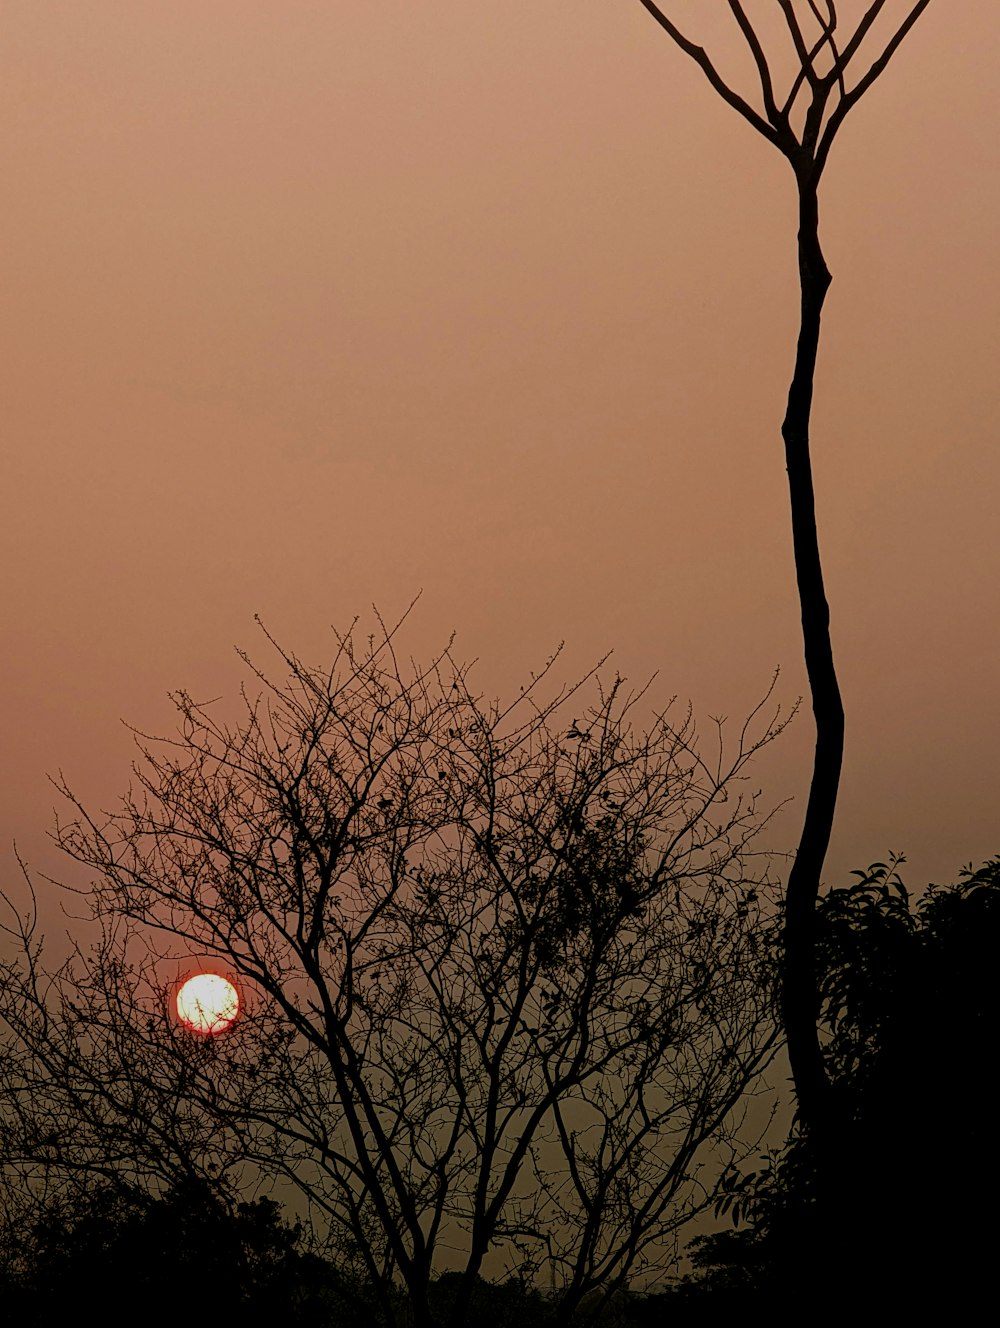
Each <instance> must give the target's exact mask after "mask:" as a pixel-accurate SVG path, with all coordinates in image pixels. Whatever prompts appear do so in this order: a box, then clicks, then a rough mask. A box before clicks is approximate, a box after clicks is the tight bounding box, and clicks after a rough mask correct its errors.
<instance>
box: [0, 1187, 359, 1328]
mask: <svg viewBox="0 0 1000 1328" xmlns="http://www.w3.org/2000/svg"><path fill="white" fill-rule="evenodd" d="M5 1217H6V1222H5V1224H4V1225H3V1227H2V1228H0V1297H2V1300H0V1304H2V1307H3V1309H4V1311H5V1315H6V1316H7V1318H8V1321H9V1322H12V1323H13V1322H24V1323H30V1324H33V1325H38V1326H39V1328H57V1325H61V1324H65V1323H68V1322H73V1321H75V1320H76V1319H77V1317H78V1316H79V1313H80V1310H81V1309H83V1308H85V1309H86V1311H87V1313H88V1315H91V1316H97V1317H98V1318H99V1319H100V1321H101V1322H105V1323H109V1324H124V1323H128V1322H131V1321H133V1320H134V1319H136V1318H140V1319H141V1318H145V1319H148V1320H149V1321H151V1322H154V1323H178V1324H180V1323H185V1322H189V1321H192V1320H193V1319H195V1318H197V1319H198V1320H202V1319H204V1320H206V1321H212V1320H216V1319H217V1320H219V1321H220V1322H227V1321H229V1320H231V1319H233V1320H235V1321H237V1322H239V1323H241V1324H247V1325H249V1326H250V1328H271V1325H273V1324H275V1323H281V1324H287V1325H288V1326H289V1328H310V1326H311V1325H316V1326H317V1328H326V1325H328V1324H330V1323H331V1322H336V1323H337V1324H338V1325H343V1328H349V1325H356V1328H362V1325H365V1324H367V1323H368V1322H370V1309H369V1310H368V1312H367V1313H366V1312H365V1310H364V1306H363V1304H361V1303H360V1302H359V1298H358V1297H357V1295H351V1296H345V1294H344V1283H343V1279H341V1278H339V1277H338V1276H337V1274H336V1272H335V1270H334V1269H333V1268H332V1267H330V1265H328V1264H327V1263H325V1262H324V1261H323V1260H322V1259H320V1258H317V1257H316V1256H314V1255H310V1254H309V1253H308V1252H306V1251H305V1250H304V1249H303V1248H302V1247H301V1236H302V1232H301V1228H300V1227H298V1226H290V1225H288V1224H287V1223H286V1222H284V1221H283V1220H282V1218H281V1216H280V1212H279V1209H278V1206H277V1204H275V1203H273V1202H272V1201H270V1200H268V1199H259V1200H256V1201H254V1202H251V1203H230V1202H227V1201H226V1200H225V1199H224V1198H223V1197H222V1196H220V1194H219V1192H218V1190H217V1189H216V1188H214V1187H209V1186H205V1185H197V1186H192V1185H188V1186H182V1187H179V1188H178V1189H175V1190H172V1191H170V1192H168V1193H166V1194H164V1195H162V1196H159V1197H157V1196H154V1195H151V1194H149V1193H146V1192H143V1191H141V1190H138V1189H135V1188H134V1187H129V1186H121V1185H117V1186H111V1185H101V1186H99V1187H97V1188H96V1189H92V1190H90V1191H89V1192H84V1193H77V1194H72V1195H71V1194H64V1195H61V1196H59V1198H58V1199H53V1198H51V1197H50V1198H49V1199H48V1200H47V1201H46V1202H44V1203H42V1204H40V1205H35V1206H34V1207H33V1208H32V1209H31V1210H29V1211H19V1212H18V1211H11V1210H8V1211H7V1212H6V1213H5Z"/></svg>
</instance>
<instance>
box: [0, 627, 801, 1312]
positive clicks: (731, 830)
mask: <svg viewBox="0 0 1000 1328" xmlns="http://www.w3.org/2000/svg"><path fill="white" fill-rule="evenodd" d="M269 639H270V638H269ZM272 644H273V643H272ZM276 649H277V647H276ZM244 659H245V660H246V662H247V664H248V665H249V664H250V661H249V660H248V659H247V657H246V656H244ZM279 659H280V663H281V666H282V669H283V670H284V673H285V676H284V678H283V679H282V680H281V681H278V682H274V681H272V680H271V679H270V677H269V676H268V675H266V674H265V673H264V672H263V671H262V670H259V669H257V668H255V667H254V666H253V665H250V667H251V668H252V669H253V672H254V675H255V678H256V683H255V686H259V688H260V689H261V694H260V695H255V694H251V692H249V691H246V690H244V692H243V701H242V710H241V715H240V718H239V719H238V720H237V721H236V722H234V723H232V724H230V723H226V722H224V721H223V720H222V719H220V718H217V717H216V711H215V710H214V709H213V708H212V706H211V705H205V704H199V703H197V702H196V701H194V700H193V699H192V698H191V697H190V696H188V695H187V694H185V693H183V692H182V693H178V694H177V695H176V697H175V701H176V705H177V709H178V712H179V716H180V727H179V730H178V733H177V735H176V736H175V737H173V738H170V739H154V738H148V737H145V736H143V735H138V741H139V745H140V749H141V759H140V760H139V761H138V762H137V763H136V765H135V767H134V785H133V788H132V790H131V791H130V793H129V794H128V795H127V797H126V798H125V799H124V800H123V803H122V805H121V807H120V808H119V810H117V811H115V812H114V813H111V814H105V815H103V816H102V817H94V816H92V815H91V814H89V813H88V812H87V811H86V810H85V809H84V807H83V806H82V804H81V803H80V802H79V801H77V799H76V798H75V797H74V795H73V794H72V793H71V792H70V790H69V788H68V787H66V786H65V784H63V785H62V791H63V793H64V794H65V795H66V797H67V798H69V799H70V801H71V802H72V804H73V807H74V809H75V810H74V812H73V814H72V817H71V819H69V820H68V821H67V822H65V823H62V824H60V825H59V826H58V828H57V834H56V837H57V841H58V843H59V844H60V846H61V847H62V848H63V849H64V850H65V851H66V852H67V853H68V854H69V855H70V856H71V857H72V858H73V859H75V860H76V862H77V863H80V864H83V866H84V867H85V868H87V869H88V870H89V871H90V872H93V873H94V876H93V880H92V882H91V883H90V884H89V885H88V886H87V887H85V888H82V889H79V890H78V893H79V898H80V899H81V900H82V901H84V903H85V905H86V907H87V909H88V913H89V916H90V918H91V921H92V922H93V923H94V924H96V928H97V933H96V934H97V940H96V942H95V944H94V946H93V947H92V948H89V949H88V948H86V947H85V946H84V945H83V944H82V943H80V944H78V946H77V948H76V950H75V953H74V954H73V955H71V956H70V958H69V960H68V961H67V962H66V963H65V965H63V966H62V967H61V968H59V969H58V970H57V971H55V972H54V973H51V974H49V973H47V972H46V970H45V965H44V963H43V956H42V953H41V948H40V942H39V940H38V939H37V926H36V921H35V918H34V916H33V915H32V914H31V912H30V910H29V911H28V912H27V913H25V912H24V910H23V908H22V912H21V913H20V914H19V915H17V914H16V916H15V920H14V921H13V922H12V923H11V924H10V926H9V927H8V936H13V937H14V938H15V939H16V941H17V943H18V949H19V957H16V958H14V959H12V960H11V961H9V962H8V963H7V964H6V965H5V967H4V972H3V977H4V979H5V981H4V994H3V996H2V999H0V1026H4V1027H5V1029H6V1041H7V1045H6V1048H5V1049H4V1052H5V1054H4V1055H3V1056H2V1057H0V1066H2V1069H0V1075H2V1077H3V1080H4V1082H3V1083H0V1090H2V1092H3V1098H2V1100H3V1101H4V1102H5V1103H6V1105H5V1106H4V1107H3V1108H2V1110H0V1150H2V1154H3V1160H4V1163H5V1166H6V1168H7V1169H8V1174H9V1175H15V1176H18V1177H20V1178H21V1181H22V1184H23V1186H24V1187H25V1188H27V1189H28V1190H30V1189H31V1188H32V1187H33V1186H35V1187H37V1186H38V1185H39V1184H42V1183H44V1182H45V1181H46V1178H49V1179H50V1180H52V1179H53V1178H54V1179H55V1180H58V1178H59V1177H60V1176H64V1175H67V1174H69V1175H73V1174H78V1175H82V1176H85V1177H86V1176H90V1175H92V1174H93V1173H94V1172H95V1171H96V1172H99V1173H101V1174H103V1175H106V1176H115V1175H125V1176H127V1177H128V1179H129V1180H130V1181H134V1180H138V1181H142V1182H144V1183H147V1184H149V1183H151V1184H154V1185H155V1184H160V1185H164V1186H166V1185H171V1184H175V1183H176V1182H177V1180H178V1179H185V1178H191V1177H194V1178H197V1177H202V1178H205V1177H209V1178H216V1179H217V1180H218V1182H219V1183H220V1184H225V1183H231V1184H232V1185H233V1186H237V1187H238V1186H239V1185H240V1184H241V1183H266V1184H269V1185H274V1184H279V1185H280V1184H282V1183H284V1184H287V1185H291V1186H293V1187H295V1188H296V1189H297V1190H298V1191H299V1192H300V1193H301V1194H302V1195H303V1196H304V1198H305V1200H306V1201H307V1202H308V1205H309V1207H310V1210H311V1213H312V1215H313V1218H314V1221H315V1225H316V1227H317V1229H319V1230H323V1231H326V1232H328V1233H329V1236H330V1240H331V1242H332V1244H333V1246H334V1247H335V1248H336V1250H337V1251H338V1252H339V1255H340V1257H341V1259H342V1260H347V1261H348V1262H350V1261H353V1263H354V1265H355V1267H356V1268H357V1270H358V1272H359V1273H360V1274H361V1275H362V1276H363V1277H364V1278H365V1280H366V1281H367V1282H369V1283H370V1284H372V1285H373V1286H374V1287H376V1288H377V1289H379V1294H380V1295H381V1297H382V1310H383V1313H384V1315H385V1318H386V1320H387V1321H388V1322H398V1321H399V1319H398V1315H399V1312H400V1311H399V1304H400V1302H399V1299H398V1295H396V1294H394V1293H393V1291H392V1286H393V1284H394V1283H395V1284H396V1285H397V1286H399V1285H402V1287H403V1288H405V1298H406V1303H407V1309H406V1320H407V1322H412V1323H414V1324H416V1325H425V1324H429V1323H430V1322H431V1321H432V1316H431V1310H430V1307H429V1303H428V1288H429V1285H430V1281H431V1277H432V1274H433V1272H434V1271H435V1269H437V1270H440V1266H441V1260H442V1258H444V1257H446V1258H447V1259H448V1260H449V1261H450V1262H451V1263H452V1264H454V1263H455V1262H456V1261H457V1262H458V1264H459V1266H460V1268H461V1281H460V1283H459V1286H458V1292H457V1295H456V1299H455V1304H454V1309H453V1312H452V1319H451V1322H453V1323H455V1324H460V1323H463V1322H465V1321H466V1318H467V1314H468V1310H469V1304H470V1297H471V1295H472V1292H473V1288H474V1284H475V1281H476V1277H477V1275H478V1274H479V1273H480V1270H481V1269H482V1268H483V1264H484V1259H486V1257H487V1255H488V1254H490V1253H491V1252H493V1253H495V1254H498V1255H501V1256H503V1258H504V1259H505V1260H506V1265H507V1267H508V1269H509V1270H512V1271H514V1272H516V1273H517V1274H518V1275H519V1276H521V1277H526V1278H530V1277H534V1276H536V1275H537V1274H539V1272H540V1271H542V1270H546V1271H547V1272H548V1274H549V1277H550V1280H551V1282H552V1285H556V1284H558V1294H557V1296H556V1298H555V1301H554V1305H557V1309H556V1310H555V1314H556V1319H557V1321H563V1322H565V1321H567V1320H568V1318H569V1316H570V1314H571V1313H572V1312H573V1310H574V1308H575V1307H578V1306H579V1305H580V1302H581V1300H582V1299H583V1298H584V1297H585V1296H588V1297H589V1298H590V1299H589V1300H588V1304H589V1303H591V1301H593V1303H594V1304H595V1306H596V1305H597V1304H598V1303H599V1301H600V1300H601V1298H602V1297H603V1298H604V1299H606V1298H607V1297H608V1296H610V1295H612V1294H613V1293H614V1291H615V1290H616V1288H618V1287H620V1286H622V1285H624V1284H625V1283H626V1280H627V1279H628V1278H630V1277H635V1276H637V1275H639V1274H641V1273H642V1272H643V1271H645V1270H648V1269H650V1268H654V1267H656V1266H658V1265H662V1263H663V1261H664V1259H665V1258H666V1257H667V1256H668V1255H669V1252H670V1247H671V1243H672V1242H673V1241H675V1239H676V1233H677V1232H678V1231H679V1230H680V1229H681V1227H682V1226H683V1225H684V1224H685V1223H686V1222H687V1221H689V1220H690V1218H691V1217H692V1216H693V1215H694V1214H696V1213H698V1212H699V1211H702V1210H703V1209H704V1208H705V1207H706V1206H707V1205H709V1204H710V1203H711V1202H712V1201H713V1196H714V1194H715V1191H716V1185H717V1180H718V1178H719V1177H720V1175H721V1173H722V1172H723V1171H724V1170H725V1168H726V1166H727V1164H729V1163H730V1162H731V1161H732V1160H733V1159H734V1158H735V1157H736V1156H737V1155H738V1154H739V1153H740V1151H741V1148H742V1145H741V1144H740V1143H739V1142H738V1140H737V1133H738V1129H739V1123H740V1119H741V1112H742V1111H743V1110H744V1109H745V1105H746V1101H747V1096H746V1095H747V1094H748V1093H749V1092H753V1091H754V1089H755V1086H756V1085H758V1084H759V1082H760V1080H759V1076H760V1073H761V1071H762V1069H763V1067H764V1066H765V1065H766V1064H767V1062H768V1061H769V1059H770V1057H771V1055H772V1052H773V1050H774V1047H775V1045H776V1038H777V1033H776V1028H775V1020H774V1018H773V1013H772V1011H773V1005H772V995H773V993H772V990H771V987H770V982H769V978H770V975H771V965H772V961H773V956H774V954H775V951H776V933H775V930H774V925H773V924H776V920H777V918H778V910H777V906H776V900H775V896H774V893H773V889H772V887H771V886H770V885H769V884H768V878H767V870H766V855H764V854H758V853H756V851H755V849H754V840H755V837H756V836H757V835H758V833H759V831H760V830H761V828H762V826H763V825H765V824H766V823H767V820H768V819H769V817H768V814H766V813H764V812H763V811H762V810H761V809H760V805H759V794H756V793H754V792H752V790H751V791H748V790H747V789H746V788H745V781H746V779H747V777H748V776H747V766H748V763H749V762H750V761H751V759H752V758H753V757H754V755H755V754H756V753H757V752H758V751H759V750H760V749H761V747H762V746H763V745H765V744H766V743H769V742H770V741H771V740H772V739H773V738H774V737H775V736H776V734H777V733H778V732H779V731H780V729H781V728H782V727H783V725H784V723H785V722H786V721H785V720H783V719H781V718H780V717H779V716H778V714H777V713H774V714H772V715H771V716H770V717H768V716H767V715H765V714H764V711H763V708H762V707H763V706H764V705H766V704H767V698H765V701H764V702H762V705H761V707H758V708H757V710H756V711H755V712H754V713H753V715H751V717H750V718H749V719H748V720H747V723H746V724H745V725H744V726H743V729H742V732H741V734H740V737H739V740H738V743H737V746H736V750H735V751H734V752H733V753H732V754H731V755H727V754H726V753H725V749H724V744H723V741H722V729H721V722H720V725H719V730H718V733H717V739H718V746H717V750H716V752H715V755H714V756H713V757H712V758H711V759H706V758H703V757H701V756H699V755H698V754H697V752H696V733H695V726H694V723H693V721H692V718H691V715H690V713H688V714H687V715H683V716H681V717H680V718H679V719H678V720H677V721H676V722H675V721H674V720H673V719H672V718H671V717H670V708H669V707H668V710H667V711H665V712H663V713H660V714H656V715H655V716H654V718H653V721H652V723H651V726H650V727H649V729H648V731H646V732H644V733H641V734H640V733H636V732H635V731H634V730H633V728H632V715H633V713H634V712H635V711H636V708H637V706H638V705H639V703H640V698H641V697H642V695H643V694H642V693H639V694H629V693H627V692H626V691H625V689H624V687H623V685H622V683H621V682H620V681H619V680H618V679H615V680H614V681H613V682H612V683H611V684H610V685H609V686H607V687H606V688H604V687H602V685H601V684H600V682H599V679H598V677H597V675H596V673H595V674H591V675H589V676H588V678H587V679H585V680H584V681H583V682H582V683H579V684H577V685H576V686H575V687H572V688H569V689H564V690H562V691H560V692H558V693H557V694H555V695H554V696H550V699H548V700H540V699H539V697H540V695H541V692H542V691H543V689H544V688H546V687H548V686H549V683H548V678H549V676H550V674H549V669H550V667H551V661H550V664H549V666H547V668H546V669H545V670H543V671H542V673H541V674H539V675H538V676H537V677H535V678H534V679H533V680H532V682H531V684H530V685H529V686H528V687H527V688H525V689H523V690H522V693H521V695H520V696H519V698H518V699H517V700H516V701H515V702H514V703H513V704H511V705H509V706H501V705H500V704H499V703H495V702H494V703H485V702H484V701H483V700H482V699H481V698H479V697H477V696H476V695H475V694H474V693H473V692H472V690H471V688H470V680H469V673H468V670H467V669H466V668H465V667H460V666H458V665H457V664H456V663H454V661H453V659H452V656H451V654H450V653H449V652H448V651H445V652H443V653H442V654H441V655H439V656H438V657H437V658H436V659H435V660H434V661H433V663H432V664H431V665H430V667H428V668H418V667H417V666H416V665H413V664H407V665H405V666H404V665H403V664H401V663H400V661H399V659H398V658H397V655H396V653H395V629H393V630H392V631H386V630H384V629H383V632H382V634H381V635H380V636H379V637H376V638H369V639H368V645H367V647H365V648H363V649H359V648H358V647H357V645H356V643H355V640H354V638H353V636H352V634H351V633H347V634H346V635H343V636H339V637H338V649H337V652H336V658H335V660H334V663H333V665H332V667H330V668H314V667H309V666H307V665H305V664H304V663H302V662H301V660H299V659H298V658H296V657H295V656H294V655H292V654H290V653H287V652H285V651H280V650H279ZM769 695H770V694H769ZM587 696H589V698H590V699H589V700H585V697H587ZM645 704H647V703H646V702H645V701H643V705H645ZM571 705H572V708H573V714H574V716H575V717H574V718H573V720H572V723H569V722H568V721H567V719H566V715H567V712H568V711H569V710H570V707H571ZM206 962H207V963H208V964H209V965H210V966H212V967H214V968H215V969H216V970H217V971H219V970H221V971H223V972H225V973H226V974H228V975H229V976H230V977H231V978H232V980H233V981H234V982H236V984H237V985H238V986H239V988H240V990H241V992H242V995H243V999H244V1016H243V1017H242V1018H240V1019H239V1020H237V1021H236V1023H235V1024H234V1025H233V1026H232V1028H231V1030H230V1031H229V1032H227V1033H226V1034H224V1035H221V1036H218V1037H197V1036H195V1035H193V1034H192V1033H190V1032H189V1031H187V1030H186V1029H185V1028H184V1027H183V1026H181V1025H179V1024H178V1022H177V1020H176V1018H174V1017H172V1016H171V1012H170V1008H169V1001H168V995H169V992H170V991H171V990H173V989H174V987H173V985H172V984H175V983H176V980H177V979H178V977H179V976H180V975H182V974H183V973H184V972H187V971H190V969H191V967H192V965H193V964H197V963H206ZM595 1290H596V1291H597V1292H599V1293H600V1294H599V1296H598V1297H597V1299H596V1300H594V1299H593V1293H594V1292H595Z"/></svg>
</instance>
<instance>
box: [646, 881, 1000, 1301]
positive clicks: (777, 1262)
mask: <svg viewBox="0 0 1000 1328" xmlns="http://www.w3.org/2000/svg"><path fill="white" fill-rule="evenodd" d="M902 861H903V859H902V858H900V857H894V858H892V859H891V860H890V861H889V862H888V863H875V864H873V866H872V867H870V868H869V869H868V871H866V872H860V871H859V872H856V873H855V875H856V876H858V877H859V880H858V882H857V883H856V884H854V885H852V886H850V887H846V888H842V889H837V890H831V891H829V892H828V893H826V894H825V895H824V896H822V897H821V900H820V905H819V909H818V912H817V918H818V947H817V949H818V956H819V979H820V993H821V1002H822V1003H821V1027H822V1030H823V1035H824V1048H823V1053H824V1059H825V1062H826V1069H827V1073H828V1075H829V1078H830V1083H831V1093H832V1095H833V1096H834V1098H835V1099H836V1104H837V1114H838V1119H839V1121H840V1127H839V1130H838V1134H837V1137H836V1140H835V1146H834V1147H833V1148H830V1147H825V1148H823V1149H817V1148H816V1147H815V1146H814V1144H813V1141H812V1140H811V1138H810V1136H809V1135H807V1134H803V1133H802V1132H801V1131H800V1130H797V1131H795V1133H794V1134H793V1136H792V1137H791V1139H790V1140H789V1142H788V1143H787V1144H786V1146H785V1147H784V1148H783V1149H781V1150H778V1151H776V1152H774V1153H773V1154H770V1155H768V1156H767V1157H766V1158H765V1159H763V1162H764V1165H763V1166H762V1167H760V1168H759V1169H758V1170H757V1171H755V1172H744V1173H742V1174H741V1175H739V1176H735V1175H734V1176H733V1177H732V1178H731V1180H730V1183H729V1186H728V1193H727V1195H726V1197H725V1198H724V1199H723V1200H722V1202H721V1203H720V1205H719V1207H720V1211H728V1212H731V1213H732V1214H733V1215H734V1216H735V1217H736V1219H737V1220H738V1222H739V1223H741V1224H742V1226H741V1229H733V1230H731V1231H724V1232H721V1233H718V1234H716V1235H713V1236H711V1237H709V1238H707V1239H702V1240H700V1241H699V1242H698V1243H697V1245H696V1248H695V1250H694V1257H695V1263H696V1264H697V1265H699V1266H700V1268H701V1272H700V1273H698V1274H697V1275H696V1276H695V1277H693V1278H692V1279H691V1280H690V1281H689V1282H688V1283H687V1284H685V1285H684V1286H683V1287H682V1288H680V1289H679V1291H678V1292H677V1293H676V1294H675V1295H674V1296H672V1297H670V1298H669V1299H670V1303H671V1306H672V1307H677V1306H679V1305H682V1304H685V1303H686V1304H687V1305H689V1306H690V1307H691V1310H692V1313H694V1312H696V1311H697V1309H698V1308H699V1307H701V1308H702V1309H704V1307H705V1306H706V1305H708V1304H711V1305H712V1306H713V1307H714V1308H715V1309H716V1310H719V1311H721V1310H723V1309H731V1310H732V1311H734V1312H737V1311H746V1310H748V1309H750V1308H752V1307H754V1306H759V1307H761V1308H765V1307H771V1308H774V1307H775V1306H776V1305H778V1304H784V1305H787V1306H789V1307H791V1306H793V1305H794V1304H795V1303H797V1301H798V1297H799V1295H800V1293H801V1292H802V1291H803V1290H809V1289H810V1288H812V1289H815V1288H817V1287H823V1288H824V1293H823V1294H824V1299H825V1301H826V1303H827V1305H828V1308H829V1309H830V1310H831V1312H832V1310H833V1309H834V1308H839V1309H845V1308H847V1307H848V1306H850V1305H852V1304H855V1305H856V1304H857V1303H858V1302H859V1301H860V1300H861V1299H862V1298H864V1300H865V1301H866V1302H867V1303H869V1304H871V1305H872V1306H873V1307H877V1306H878V1305H879V1304H880V1303H881V1304H883V1305H885V1306H886V1307H889V1306H891V1307H892V1308H893V1309H894V1311H896V1312H899V1311H900V1310H902V1309H904V1308H907V1309H910V1310H912V1311H913V1312H914V1313H916V1314H917V1315H918V1320H919V1318H920V1317H922V1316H926V1315H929V1314H930V1312H931V1310H932V1308H933V1309H934V1310H935V1311H937V1312H946V1311H949V1310H950V1312H951V1313H952V1314H953V1315H955V1314H958V1313H959V1312H960V1311H961V1309H962V1307H963V1306H964V1307H967V1308H968V1310H969V1311H970V1312H971V1311H972V1310H974V1309H975V1310H978V1309H979V1307H980V1305H981V1304H982V1303H985V1301H986V1300H987V1299H989V1298H991V1297H992V1295H993V1293H994V1276H995V1262H996V1253H995V1223H994V1222H993V1221H992V1218H991V1217H987V1215H986V1214H987V1212H988V1206H990V1205H992V1202H993V1196H994V1195H995V1194H996V1192H997V1188H998V1185H1000V1161H998V1158H997V1152H996V1140H995V1109H994V1108H995V1097H996V1092H995V1088H994V1082H995V1078H996V1075H995V1067H994V1065H993V1058H992V1056H991V1055H990V1051H989V1049H990V1048H991V1047H992V1045H993V1044H994V1042H995V1038H996V1028H997V1027H998V1024H1000V989H998V986H997V983H996V978H995V974H996V955H997V952H998V949H1000V858H994V859H992V860H991V861H989V862H987V863H986V864H985V865H984V866H982V867H980V868H979V869H978V870H977V871H973V870H972V868H971V867H967V868H964V869H963V871H962V873H961V879H960V880H959V882H958V884H956V885H953V886H950V887H946V888H942V887H938V886H931V887H930V888H929V890H928V891H927V892H926V893H925V894H924V896H923V897H922V899H921V900H920V902H919V903H918V904H917V906H916V907H913V906H912V904H911V901H910V896H909V894H908V892H907V890H906V888H905V886H904V885H903V882H902V880H901V879H900V876H899V873H898V870H897V868H898V866H899V865H900V863H901V862H902ZM798 1303H801V1302H800V1301H798ZM963 1321H964V1319H963Z"/></svg>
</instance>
